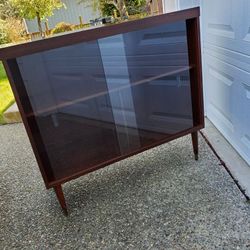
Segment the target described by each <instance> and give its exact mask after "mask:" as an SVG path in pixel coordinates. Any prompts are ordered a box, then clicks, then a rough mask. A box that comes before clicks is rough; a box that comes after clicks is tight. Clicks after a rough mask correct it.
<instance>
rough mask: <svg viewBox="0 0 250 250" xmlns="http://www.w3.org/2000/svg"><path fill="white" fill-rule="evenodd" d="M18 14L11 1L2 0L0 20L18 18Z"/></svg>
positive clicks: (0, 1) (0, 3)
mask: <svg viewBox="0 0 250 250" xmlns="http://www.w3.org/2000/svg"><path fill="white" fill-rule="evenodd" d="M17 16H18V12H17V10H16V8H15V7H14V6H13V5H12V4H11V2H10V1H9V0H0V19H2V20H5V19H7V18H17Z"/></svg>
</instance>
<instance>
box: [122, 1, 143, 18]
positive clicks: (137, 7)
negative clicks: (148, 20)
mask: <svg viewBox="0 0 250 250" xmlns="http://www.w3.org/2000/svg"><path fill="white" fill-rule="evenodd" d="M126 5H127V10H128V13H129V15H135V14H140V13H142V12H145V9H146V8H145V6H146V0H126Z"/></svg>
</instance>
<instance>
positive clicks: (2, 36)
mask: <svg viewBox="0 0 250 250" xmlns="http://www.w3.org/2000/svg"><path fill="white" fill-rule="evenodd" d="M10 42H11V40H10V37H9V33H8V29H7V28H6V22H5V21H3V20H0V45H1V44H5V43H10Z"/></svg>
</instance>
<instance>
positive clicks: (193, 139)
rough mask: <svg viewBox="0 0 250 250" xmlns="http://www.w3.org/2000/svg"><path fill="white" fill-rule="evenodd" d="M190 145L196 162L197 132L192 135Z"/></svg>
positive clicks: (197, 151)
mask: <svg viewBox="0 0 250 250" xmlns="http://www.w3.org/2000/svg"><path fill="white" fill-rule="evenodd" d="M192 144H193V151H194V158H195V160H196V161H197V160H198V153H199V150H198V132H197V131H196V132H194V133H192Z"/></svg>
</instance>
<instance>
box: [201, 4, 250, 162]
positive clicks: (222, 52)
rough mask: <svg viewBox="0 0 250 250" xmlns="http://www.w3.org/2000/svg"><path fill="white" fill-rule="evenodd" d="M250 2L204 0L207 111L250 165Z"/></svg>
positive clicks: (203, 21)
mask: <svg viewBox="0 0 250 250" xmlns="http://www.w3.org/2000/svg"><path fill="white" fill-rule="evenodd" d="M249 13H250V1H249V0H220V1H218V0H204V1H202V14H203V16H202V23H203V42H204V48H203V52H204V54H203V59H204V60H203V62H204V65H203V67H204V70H203V74H204V85H205V95H206V112H207V116H208V118H209V119H210V120H211V121H212V122H213V123H214V124H215V126H216V127H217V128H218V129H219V130H220V132H221V133H222V134H223V135H224V136H225V137H226V139H227V140H228V141H229V142H230V143H231V144H232V145H233V146H234V147H235V149H236V150H237V151H238V152H239V153H240V154H241V156H242V157H243V158H244V159H245V160H246V161H247V162H248V163H249V164H250V15H249Z"/></svg>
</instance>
